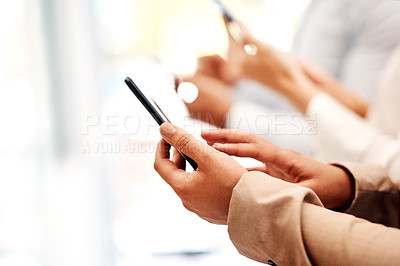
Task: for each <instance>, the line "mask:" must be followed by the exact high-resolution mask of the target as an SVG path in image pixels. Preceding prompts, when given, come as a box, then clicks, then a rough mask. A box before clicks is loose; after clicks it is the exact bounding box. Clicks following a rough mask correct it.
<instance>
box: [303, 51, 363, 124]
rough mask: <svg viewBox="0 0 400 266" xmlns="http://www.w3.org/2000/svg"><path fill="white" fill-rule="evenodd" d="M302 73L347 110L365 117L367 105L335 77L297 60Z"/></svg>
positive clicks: (313, 65) (309, 63) (310, 64)
mask: <svg viewBox="0 0 400 266" xmlns="http://www.w3.org/2000/svg"><path fill="white" fill-rule="evenodd" d="M298 62H299V64H300V65H301V67H302V69H303V72H304V73H305V75H307V77H308V78H309V79H310V80H311V81H312V82H313V83H314V84H315V85H316V86H317V87H318V88H319V89H321V90H322V91H324V92H326V93H328V94H330V95H331V96H332V97H334V98H335V99H336V100H338V101H339V102H341V103H342V104H343V105H345V106H346V107H347V108H349V109H350V110H352V111H353V112H355V113H356V114H358V115H359V116H361V117H366V116H367V113H368V109H369V103H368V102H367V101H366V100H364V99H363V98H362V97H361V96H359V95H356V94H354V93H352V92H351V91H350V90H348V89H347V88H346V87H345V86H343V85H342V84H341V83H340V82H339V81H338V80H337V79H336V78H335V77H333V76H332V75H330V74H329V73H327V72H326V71H324V70H323V69H321V68H320V67H319V66H317V65H315V64H313V63H311V62H307V61H305V60H302V59H300V58H298Z"/></svg>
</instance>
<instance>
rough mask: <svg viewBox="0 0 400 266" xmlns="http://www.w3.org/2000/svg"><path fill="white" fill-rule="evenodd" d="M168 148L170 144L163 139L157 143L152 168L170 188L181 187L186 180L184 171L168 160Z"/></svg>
mask: <svg viewBox="0 0 400 266" xmlns="http://www.w3.org/2000/svg"><path fill="white" fill-rule="evenodd" d="M170 148H171V146H170V145H169V144H168V143H167V142H166V141H165V140H163V139H162V140H161V141H160V142H159V143H158V145H157V150H156V157H155V161H154V169H155V170H156V171H157V173H158V174H159V175H160V176H161V177H162V178H163V179H164V180H165V182H167V184H169V185H170V186H171V187H172V188H175V187H181V186H182V184H183V183H184V182H185V181H186V178H185V176H184V175H185V174H186V172H185V171H184V170H182V169H179V168H178V166H177V164H175V163H174V162H172V161H170V160H169V150H170Z"/></svg>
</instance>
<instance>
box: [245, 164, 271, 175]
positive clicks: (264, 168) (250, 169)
mask: <svg viewBox="0 0 400 266" xmlns="http://www.w3.org/2000/svg"><path fill="white" fill-rule="evenodd" d="M246 169H247V171H249V172H252V171H258V172H263V173H267V167H266V166H265V165H264V166H256V167H249V168H246Z"/></svg>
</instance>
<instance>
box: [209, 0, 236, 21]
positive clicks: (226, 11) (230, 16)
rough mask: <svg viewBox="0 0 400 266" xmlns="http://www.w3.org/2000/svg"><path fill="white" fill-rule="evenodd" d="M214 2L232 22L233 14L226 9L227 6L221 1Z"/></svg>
mask: <svg viewBox="0 0 400 266" xmlns="http://www.w3.org/2000/svg"><path fill="white" fill-rule="evenodd" d="M214 2H215V3H216V4H217V5H218V7H219V9H220V10H221V12H222V14H223V15H224V17H225V18H226V19H227V20H228V21H229V22H232V21H233V20H234V18H233V16H232V14H231V13H230V12H229V11H228V10H227V9H226V7H225V6H224V5H223V4H222V3H221V2H220V1H219V0H214Z"/></svg>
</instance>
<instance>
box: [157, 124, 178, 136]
mask: <svg viewBox="0 0 400 266" xmlns="http://www.w3.org/2000/svg"><path fill="white" fill-rule="evenodd" d="M160 133H161V136H162V137H163V138H164V137H166V138H171V137H172V136H173V135H174V134H175V133H176V128H175V126H174V125H172V124H171V123H163V124H161V126H160Z"/></svg>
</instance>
